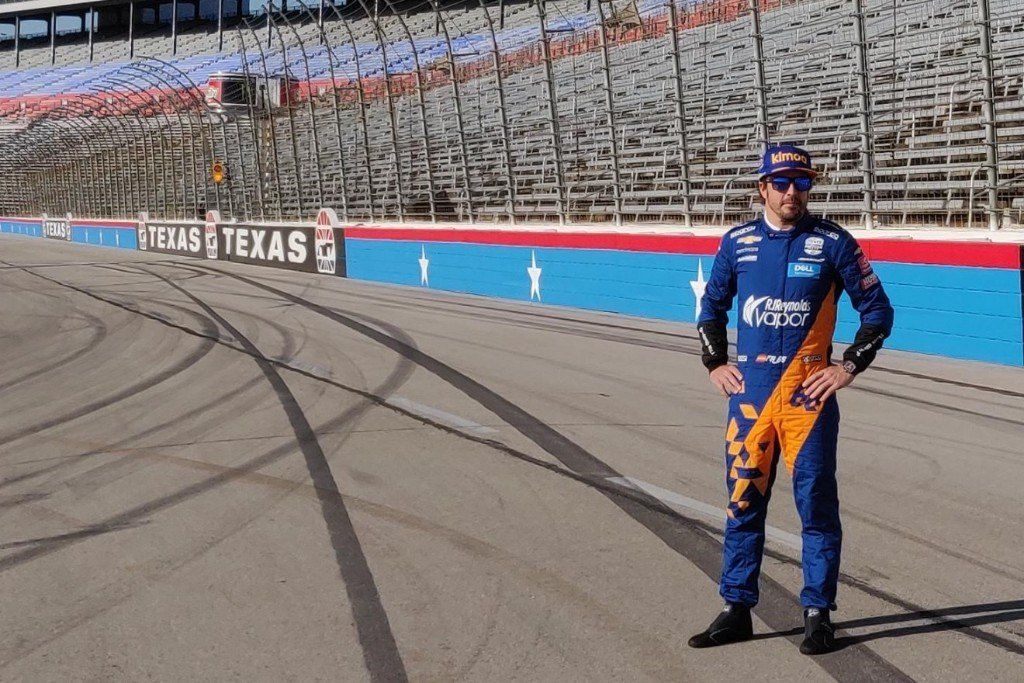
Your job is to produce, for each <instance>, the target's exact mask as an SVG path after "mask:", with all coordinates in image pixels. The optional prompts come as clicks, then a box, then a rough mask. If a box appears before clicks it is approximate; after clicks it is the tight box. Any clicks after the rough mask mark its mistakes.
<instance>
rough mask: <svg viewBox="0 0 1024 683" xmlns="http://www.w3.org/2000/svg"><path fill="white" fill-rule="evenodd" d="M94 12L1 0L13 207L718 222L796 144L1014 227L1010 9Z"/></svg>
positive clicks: (861, 199) (822, 199)
mask: <svg viewBox="0 0 1024 683" xmlns="http://www.w3.org/2000/svg"><path fill="white" fill-rule="evenodd" d="M282 4H283V3H282ZM30 5H31V7H30V8H26V9H19V8H21V7H23V6H26V7H27V6H30ZM83 7H84V13H83V10H82V9H76V8H75V7H73V6H71V5H70V4H68V3H66V2H65V3H52V4H51V3H48V2H46V0H32V1H31V2H28V1H21V0H18V1H15V2H8V3H5V4H0V15H2V17H0V21H7V22H8V23H13V24H15V25H16V26H17V33H15V34H13V35H12V36H11V37H10V38H9V39H7V40H5V41H3V42H2V43H0V50H2V52H0V116H2V118H3V121H2V123H0V213H4V214H8V215H16V214H39V213H42V212H47V213H50V214H55V213H63V212H67V211H72V212H74V213H75V214H76V215H83V216H96V217H132V216H134V215H135V214H136V213H137V212H139V211H148V212H149V213H150V214H152V215H156V216H165V217H168V218H183V217H196V216H200V215H202V213H203V212H204V211H205V210H206V209H209V208H218V209H219V210H220V211H221V212H222V213H223V214H224V215H226V216H234V217H238V218H240V219H249V218H260V219H276V220H281V219H295V218H306V219H308V218H310V217H311V216H313V215H314V214H315V212H316V210H317V209H318V208H319V207H321V206H332V207H335V208H337V210H338V212H339V214H340V215H342V217H343V218H344V219H345V220H377V221H380V220H426V221H466V222H468V221H503V222H527V221H529V222H538V221H544V222H560V223H614V224H622V223H649V222H650V223H663V224H672V225H687V226H688V225H727V224H730V223H734V222H736V221H738V220H741V219H743V218H744V217H746V216H748V215H749V213H750V210H751V201H752V197H753V192H752V177H751V169H752V168H753V166H754V165H755V164H756V160H757V157H758V153H759V150H760V148H761V146H762V145H763V144H764V143H765V142H766V141H767V140H773V141H782V140H785V141H795V142H798V143H800V144H802V145H804V146H806V147H807V148H809V149H810V150H811V151H812V152H813V153H814V154H815V156H816V162H817V163H818V164H820V165H821V166H822V167H823V168H825V169H827V173H826V177H825V179H824V181H823V182H822V183H821V188H820V190H819V191H818V193H817V194H818V198H817V199H818V202H817V205H816V207H815V208H816V210H817V211H819V212H822V213H824V214H825V215H827V216H829V217H832V218H834V219H836V220H840V221H843V222H845V223H848V224H855V225H856V224H866V225H867V226H868V227H872V226H892V227H901V226H932V227H990V228H993V229H995V228H1005V227H1015V226H1019V225H1021V224H1022V223H1024V195H1022V193H1021V191H1020V190H1021V188H1022V187H1024V87H1022V85H1024V84H1022V79H1024V1H1022V0H952V1H950V0H906V1H901V2H899V3H893V2H884V3H882V2H869V1H868V0H796V1H788V2H780V1H778V0H769V1H767V2H763V1H762V2H758V1H757V0H752V1H750V2H748V1H747V0H703V1H700V0H696V1H695V0H681V1H679V0H636V1H635V2H630V1H628V0H611V1H605V0H590V1H587V0H549V1H547V2H500V3H496V2H484V1H483V0H480V2H456V3H453V2H440V1H439V0H424V1H419V0H415V1H412V2H403V3H400V4H399V3H394V2H390V1H389V0H378V1H377V2H375V3H368V2H367V1H366V0H357V1H355V2H347V3H345V4H344V5H336V4H322V3H321V4H319V5H311V6H305V5H301V4H296V3H293V4H292V5H290V6H281V5H280V4H279V5H271V6H270V9H271V11H270V12H269V13H268V12H266V11H265V10H262V9H260V10H258V11H255V12H250V11H248V10H246V8H244V7H243V6H242V5H241V4H240V3H234V2H228V3H224V2H218V3H214V4H210V3H207V2H202V3H197V4H194V5H193V4H189V5H185V4H183V3H182V4H180V5H179V4H178V3H175V4H174V5H170V4H163V5H160V4H154V3H141V2H137V3H127V4H125V3H116V2H115V3H113V4H111V3H108V4H104V5H102V6H89V5H85V6H83ZM40 8H43V9H44V10H45V11H42V12H41V11H40ZM168 10H170V11H168ZM68 15H76V16H77V15H81V16H82V17H83V18H82V20H81V26H82V27H83V28H86V27H94V30H91V31H90V30H85V31H82V30H76V31H73V32H70V33H62V32H61V30H59V23H60V22H59V21H58V17H59V16H64V17H65V18H66V17H67V16H68ZM39 16H43V17H44V20H43V21H36V22H35V24H36V25H41V26H43V27H44V28H45V30H44V31H43V32H42V33H41V34H39V35H29V34H28V33H27V32H26V30H25V29H24V26H27V25H28V21H29V18H30V17H39ZM175 16H177V18H178V19H177V20H175ZM47 17H48V19H47ZM90 17H94V18H90ZM220 72H230V73H241V74H248V75H255V76H259V77H260V78H264V79H265V78H266V77H269V76H283V77H286V78H287V79H289V80H290V81H294V87H293V88H291V90H290V93H291V95H290V97H287V98H286V99H285V102H284V106H281V107H277V108H274V109H272V110H269V111H260V110H258V109H257V108H254V107H251V106H250V107H247V108H243V109H241V110H235V111H231V112H227V113H224V112H220V111H216V110H211V109H210V108H208V106H207V104H206V102H205V100H204V94H205V91H206V83H207V80H208V79H209V77H210V76H211V75H212V74H215V73H220ZM214 161H220V162H222V163H223V164H224V165H225V167H226V168H227V171H228V172H227V176H226V178H225V181H224V182H223V183H221V184H215V183H213V182H212V180H211V178H210V174H209V168H210V166H211V164H212V163H213V162H214Z"/></svg>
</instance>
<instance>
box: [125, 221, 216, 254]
mask: <svg viewBox="0 0 1024 683" xmlns="http://www.w3.org/2000/svg"><path fill="white" fill-rule="evenodd" d="M138 235H139V249H140V250H141V251H152V252H156V253H158V254H171V255H174V256H194V257H196V258H203V256H204V255H205V253H206V252H205V249H204V242H203V224H202V223H183V222H173V223H172V222H165V221H151V220H149V216H148V215H147V214H146V213H145V212H143V213H141V214H139V227H138Z"/></svg>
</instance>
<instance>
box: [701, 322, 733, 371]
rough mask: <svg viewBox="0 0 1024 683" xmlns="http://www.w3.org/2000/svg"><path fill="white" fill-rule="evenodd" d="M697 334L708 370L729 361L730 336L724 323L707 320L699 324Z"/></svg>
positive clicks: (703, 360) (703, 361)
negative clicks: (727, 334) (726, 332)
mask: <svg viewBox="0 0 1024 683" xmlns="http://www.w3.org/2000/svg"><path fill="white" fill-rule="evenodd" d="M697 334H698V335H699V336H700V346H701V350H702V351H703V354H702V355H701V357H700V360H701V362H702V363H704V367H706V368H707V369H708V372H711V371H712V370H714V369H715V368H717V367H718V366H720V365H725V364H726V363H728V362H729V338H728V337H727V336H726V334H725V325H724V324H722V323H720V322H718V321H715V320H706V321H704V322H702V323H698V324H697Z"/></svg>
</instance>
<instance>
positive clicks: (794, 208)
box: [779, 204, 804, 220]
mask: <svg viewBox="0 0 1024 683" xmlns="http://www.w3.org/2000/svg"><path fill="white" fill-rule="evenodd" d="M803 212H804V207H803V206H801V205H800V204H782V205H781V206H780V207H779V215H780V216H782V217H783V218H786V219H788V220H791V219H794V218H799V217H800V215H801V214H803Z"/></svg>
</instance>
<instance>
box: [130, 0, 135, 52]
mask: <svg viewBox="0 0 1024 683" xmlns="http://www.w3.org/2000/svg"><path fill="white" fill-rule="evenodd" d="M134 58H135V0H132V1H131V2H129V3H128V59H134Z"/></svg>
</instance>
